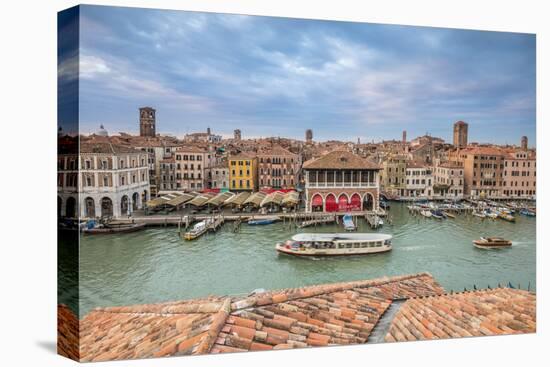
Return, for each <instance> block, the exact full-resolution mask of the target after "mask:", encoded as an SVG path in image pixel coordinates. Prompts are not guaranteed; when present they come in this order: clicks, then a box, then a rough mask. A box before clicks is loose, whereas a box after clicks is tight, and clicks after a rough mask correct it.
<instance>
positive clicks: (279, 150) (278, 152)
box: [258, 145, 297, 157]
mask: <svg viewBox="0 0 550 367" xmlns="http://www.w3.org/2000/svg"><path fill="white" fill-rule="evenodd" d="M274 155H275V156H286V157H292V156H297V154H294V153H292V152H291V151H289V150H287V149H285V148H283V147H282V146H280V145H275V146H273V147H261V148H260V149H259V150H258V156H262V157H264V156H274Z"/></svg>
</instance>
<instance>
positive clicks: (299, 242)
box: [275, 233, 392, 256]
mask: <svg viewBox="0 0 550 367" xmlns="http://www.w3.org/2000/svg"><path fill="white" fill-rule="evenodd" d="M391 240H392V236H391V235H389V234H383V233H299V234H297V235H294V236H293V237H292V239H291V240H288V241H286V242H283V243H278V244H277V245H276V246H275V248H276V249H277V251H279V252H280V253H284V254H288V255H296V256H341V255H367V254H374V253H379V252H386V251H390V250H391V249H392V245H391Z"/></svg>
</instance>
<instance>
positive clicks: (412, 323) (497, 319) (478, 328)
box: [385, 288, 536, 341]
mask: <svg viewBox="0 0 550 367" xmlns="http://www.w3.org/2000/svg"><path fill="white" fill-rule="evenodd" d="M535 318H536V296H535V294H534V293H530V292H527V291H522V290H518V289H508V288H498V289H491V290H480V291H472V292H464V293H455V294H447V295H441V296H436V297H425V298H413V299H409V300H407V301H406V302H405V304H404V305H403V306H402V307H401V308H400V310H399V312H398V314H397V315H396V316H395V318H394V319H393V321H392V324H391V326H390V329H389V331H388V333H387V335H386V336H385V340H386V341H404V340H421V339H444V338H455V337H464V336H481V335H500V334H515V333H532V332H535V330H536V326H535V325H536V320H535Z"/></svg>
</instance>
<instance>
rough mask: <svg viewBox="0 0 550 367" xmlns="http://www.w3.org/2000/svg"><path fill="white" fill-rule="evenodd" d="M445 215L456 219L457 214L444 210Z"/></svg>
mask: <svg viewBox="0 0 550 367" xmlns="http://www.w3.org/2000/svg"><path fill="white" fill-rule="evenodd" d="M442 213H443V215H444V216H446V217H447V218H452V219H455V218H456V215H454V214H452V213H449V212H448V211H443V212H442Z"/></svg>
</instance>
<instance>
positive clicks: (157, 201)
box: [147, 193, 180, 208]
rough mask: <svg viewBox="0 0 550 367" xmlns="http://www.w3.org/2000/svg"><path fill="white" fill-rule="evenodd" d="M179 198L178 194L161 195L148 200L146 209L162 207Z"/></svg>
mask: <svg viewBox="0 0 550 367" xmlns="http://www.w3.org/2000/svg"><path fill="white" fill-rule="evenodd" d="M179 196H180V193H170V194H165V195H162V196H161V197H158V198H155V199H153V200H149V201H148V202H147V207H148V208H155V207H157V206H160V205H164V204H166V203H167V202H169V201H170V200H172V199H174V198H177V197H179Z"/></svg>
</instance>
